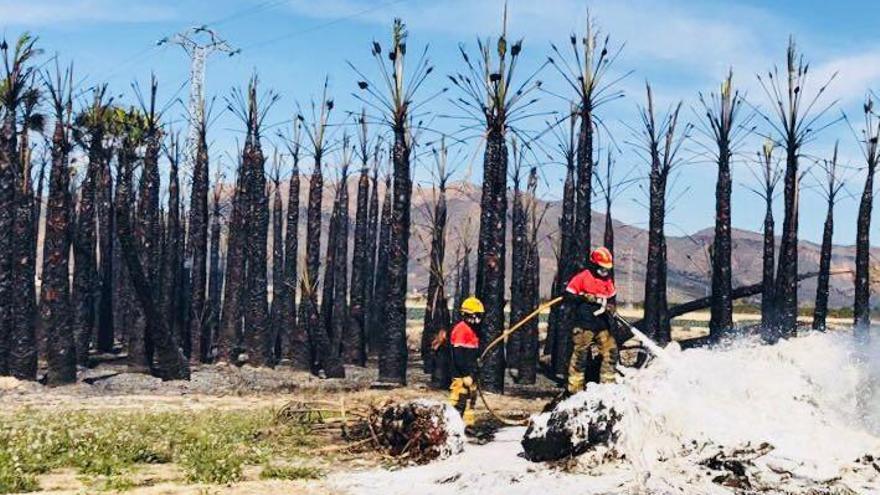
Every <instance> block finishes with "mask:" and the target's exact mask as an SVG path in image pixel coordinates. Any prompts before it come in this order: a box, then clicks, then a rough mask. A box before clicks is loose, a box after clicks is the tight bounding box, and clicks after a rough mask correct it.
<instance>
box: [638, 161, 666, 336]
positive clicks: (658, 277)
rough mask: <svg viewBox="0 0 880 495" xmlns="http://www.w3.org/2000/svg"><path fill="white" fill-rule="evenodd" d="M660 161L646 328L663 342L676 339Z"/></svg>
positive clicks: (653, 197) (653, 185)
mask: <svg viewBox="0 0 880 495" xmlns="http://www.w3.org/2000/svg"><path fill="white" fill-rule="evenodd" d="M659 167H660V165H659V164H657V167H656V169H654V167H652V171H651V175H650V198H649V210H650V211H649V219H648V259H647V262H646V264H645V298H644V301H645V318H644V325H645V326H644V328H646V329H647V330H648V331H649V332H650V333H649V334H648V335H649V336H650V337H652V338H653V339H654V340H655V341H656V342H658V343H660V344H661V345H664V344H667V343H669V342H670V341H671V340H672V336H671V329H670V327H669V319H668V317H667V313H666V311H667V303H666V233H665V225H666V176H665V174H664V173H663V172H662V171H661V170H660V168H659Z"/></svg>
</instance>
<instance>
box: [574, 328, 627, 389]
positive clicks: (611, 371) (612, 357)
mask: <svg viewBox="0 0 880 495" xmlns="http://www.w3.org/2000/svg"><path fill="white" fill-rule="evenodd" d="M572 340H573V341H574V350H573V351H572V353H571V361H569V364H568V391H569V392H570V393H572V394H576V393H578V392H580V391H581V390H583V389H584V369H585V368H586V361H587V357H588V356H589V353H590V346H591V345H592V344H593V343H594V342H595V343H596V345H597V347H598V348H599V355H600V356H601V358H602V364H601V366H600V368H599V382H600V383H614V381H615V379H616V378H617V371H616V370H615V368H614V365H615V364H617V342H616V341H615V340H614V336H613V335H611V332H610V331H608V330H607V329H606V330H583V329H581V328H575V329H574V332H573V334H572Z"/></svg>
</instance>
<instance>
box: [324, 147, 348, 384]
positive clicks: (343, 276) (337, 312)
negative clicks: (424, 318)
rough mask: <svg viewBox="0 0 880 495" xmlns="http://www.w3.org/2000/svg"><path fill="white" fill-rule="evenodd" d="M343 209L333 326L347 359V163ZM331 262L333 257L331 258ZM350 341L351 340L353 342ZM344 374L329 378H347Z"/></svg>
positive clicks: (338, 227) (338, 229)
mask: <svg viewBox="0 0 880 495" xmlns="http://www.w3.org/2000/svg"><path fill="white" fill-rule="evenodd" d="M338 198H339V199H338V201H337V204H338V207H339V211H338V212H337V216H336V235H335V238H334V241H335V249H334V254H333V304H332V308H331V311H332V314H331V321H332V328H333V333H332V335H333V352H335V353H337V359H339V360H340V361H344V356H343V354H342V351H343V349H344V348H345V347H346V344H347V343H346V339H347V337H350V335H349V331H348V328H349V323H350V321H349V309H348V224H349V215H348V171H347V165H343V172H342V180H341V181H340V183H339V190H338ZM328 262H329V260H328ZM349 344H350V343H349ZM342 371H343V374H342V375H340V376H333V375H331V374H330V373H328V374H327V376H328V377H333V378H342V377H344V376H345V375H344V371H345V368H342Z"/></svg>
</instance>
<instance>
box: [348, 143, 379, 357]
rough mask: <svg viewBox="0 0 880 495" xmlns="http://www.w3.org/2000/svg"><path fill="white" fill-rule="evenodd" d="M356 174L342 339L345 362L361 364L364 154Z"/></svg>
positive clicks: (365, 272)
mask: <svg viewBox="0 0 880 495" xmlns="http://www.w3.org/2000/svg"><path fill="white" fill-rule="evenodd" d="M363 158H364V164H363V167H362V168H361V173H360V177H359V178H358V188H357V203H356V207H355V221H354V248H353V249H354V252H353V254H352V261H351V306H350V308H349V323H348V326H347V327H346V336H345V337H344V338H343V339H342V346H343V356H344V358H345V362H346V363H349V364H355V365H358V366H364V365H365V364H366V360H367V352H366V338H365V335H366V334H365V326H366V314H367V313H366V312H367V306H366V304H367V296H368V290H367V283H368V280H369V278H370V276H369V271H370V266H369V264H370V260H371V258H372V256H371V255H370V253H369V241H368V230H369V226H368V221H369V220H368V200H369V195H370V175H369V170H368V169H367V163H366V157H363Z"/></svg>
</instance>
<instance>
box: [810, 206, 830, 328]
mask: <svg viewBox="0 0 880 495" xmlns="http://www.w3.org/2000/svg"><path fill="white" fill-rule="evenodd" d="M833 237H834V202H833V201H832V202H829V203H828V213H827V215H826V216H825V227H824V228H823V229H822V249H821V251H820V252H819V278H818V280H817V284H816V307H815V309H814V310H813V329H814V330H821V331H823V332H824V331H825V319H826V318H827V317H828V285H829V281H830V278H831V275H830V273H831V241H832V238H833Z"/></svg>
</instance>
